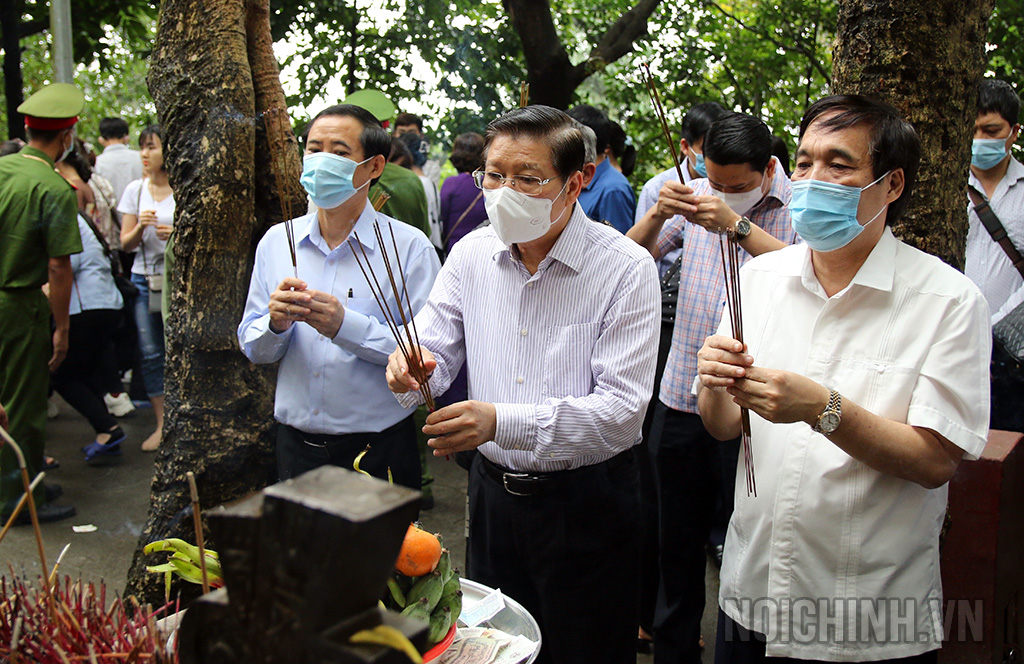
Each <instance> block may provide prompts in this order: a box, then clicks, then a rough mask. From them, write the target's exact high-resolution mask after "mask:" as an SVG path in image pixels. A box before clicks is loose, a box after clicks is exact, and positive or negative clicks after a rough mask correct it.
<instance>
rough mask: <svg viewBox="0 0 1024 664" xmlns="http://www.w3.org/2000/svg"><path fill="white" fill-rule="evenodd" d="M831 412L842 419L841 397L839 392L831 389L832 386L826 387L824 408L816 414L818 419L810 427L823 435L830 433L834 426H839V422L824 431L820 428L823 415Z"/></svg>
mask: <svg viewBox="0 0 1024 664" xmlns="http://www.w3.org/2000/svg"><path fill="white" fill-rule="evenodd" d="M832 413H835V415H836V417H837V418H838V419H839V420H840V421H841V420H842V417H843V398H842V397H841V396H840V395H839V392H837V391H835V390H833V389H832V388H829V389H828V403H827V404H826V405H825V410H823V411H821V414H820V415H818V420H817V421H816V422H815V423H814V426H813V427H812V429H814V431H816V432H818V433H822V434H825V435H828V434H830V433H832V432H833V431H835V430H836V428H837V427H838V426H839V422H836V425H835V426H834V427H832V428H831V429H830V430H828V431H826V430H825V429H823V428H822V421H823V420H824V419H825V417H826V416H827V415H830V414H832Z"/></svg>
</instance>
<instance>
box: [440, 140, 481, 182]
mask: <svg viewBox="0 0 1024 664" xmlns="http://www.w3.org/2000/svg"><path fill="white" fill-rule="evenodd" d="M448 159H449V160H450V161H451V162H452V166H454V167H455V170H457V171H458V172H459V173H471V172H472V171H475V170H476V169H478V168H480V167H481V166H482V165H483V163H484V137H483V136H481V135H480V134H478V133H476V132H475V131H470V132H466V133H465V134H459V135H458V136H456V137H455V143H453V144H452V154H451V156H450V157H448Z"/></svg>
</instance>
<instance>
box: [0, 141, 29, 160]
mask: <svg viewBox="0 0 1024 664" xmlns="http://www.w3.org/2000/svg"><path fill="white" fill-rule="evenodd" d="M23 147H25V143H24V142H23V141H19V140H18V139H16V138H12V139H11V140H9V141H4V142H3V144H0V157H6V156H7V155H9V154H14V153H15V152H21V149H22V148H23Z"/></svg>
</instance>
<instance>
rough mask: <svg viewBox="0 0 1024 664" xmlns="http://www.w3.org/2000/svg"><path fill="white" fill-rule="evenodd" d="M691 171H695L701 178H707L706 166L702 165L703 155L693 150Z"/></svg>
mask: <svg viewBox="0 0 1024 664" xmlns="http://www.w3.org/2000/svg"><path fill="white" fill-rule="evenodd" d="M693 170H695V171H697V175H699V176H701V177H702V178H706V177H707V176H708V169H707V166H705V165H704V155H702V154H700V153H698V152H697V151H696V150H693Z"/></svg>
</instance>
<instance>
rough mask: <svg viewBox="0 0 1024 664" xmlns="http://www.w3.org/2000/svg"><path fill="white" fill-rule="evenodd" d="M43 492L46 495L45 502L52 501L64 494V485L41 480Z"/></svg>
mask: <svg viewBox="0 0 1024 664" xmlns="http://www.w3.org/2000/svg"><path fill="white" fill-rule="evenodd" d="M43 494H44V495H45V496H46V502H47V503H52V502H53V501H55V500H57V499H58V498H60V497H61V496H63V495H64V487H62V486H61V485H59V484H50V483H49V482H43Z"/></svg>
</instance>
